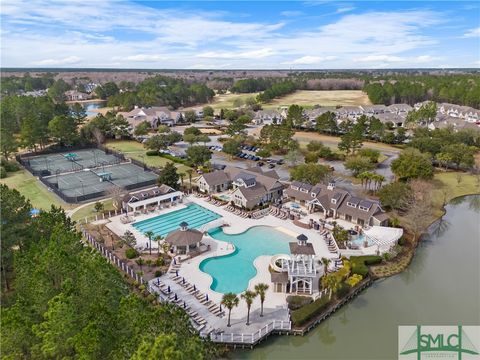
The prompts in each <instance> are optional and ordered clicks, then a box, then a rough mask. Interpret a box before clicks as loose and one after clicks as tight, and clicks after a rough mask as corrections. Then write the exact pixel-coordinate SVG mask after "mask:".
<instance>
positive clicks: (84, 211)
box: [72, 199, 115, 221]
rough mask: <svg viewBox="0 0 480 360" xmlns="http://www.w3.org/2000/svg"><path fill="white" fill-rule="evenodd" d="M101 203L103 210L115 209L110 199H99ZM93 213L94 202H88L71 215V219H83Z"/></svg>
mask: <svg viewBox="0 0 480 360" xmlns="http://www.w3.org/2000/svg"><path fill="white" fill-rule="evenodd" d="M100 202H102V203H103V206H104V211H109V210H115V209H114V208H113V203H112V199H107V200H100ZM94 215H95V203H92V204H89V205H87V206H85V207H82V208H81V209H79V210H78V211H77V212H75V213H74V214H73V215H72V219H73V220H75V221H78V220H81V219H84V218H85V217H89V216H94Z"/></svg>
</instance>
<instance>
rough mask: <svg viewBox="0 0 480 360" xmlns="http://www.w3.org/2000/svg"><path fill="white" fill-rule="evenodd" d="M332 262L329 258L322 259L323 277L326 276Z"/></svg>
mask: <svg viewBox="0 0 480 360" xmlns="http://www.w3.org/2000/svg"><path fill="white" fill-rule="evenodd" d="M331 262H332V260H330V259H329V258H322V264H323V276H325V275H327V272H328V265H329V264H330V263H331Z"/></svg>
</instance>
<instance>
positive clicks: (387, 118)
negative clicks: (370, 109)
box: [374, 112, 406, 127]
mask: <svg viewBox="0 0 480 360" xmlns="http://www.w3.org/2000/svg"><path fill="white" fill-rule="evenodd" d="M374 116H375V117H376V118H377V119H378V120H380V121H381V122H382V123H383V124H387V123H392V124H393V127H404V126H405V121H406V117H404V116H401V115H397V114H394V113H391V112H385V113H383V114H376V115H374Z"/></svg>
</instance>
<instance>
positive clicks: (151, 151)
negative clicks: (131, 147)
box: [145, 150, 158, 156]
mask: <svg viewBox="0 0 480 360" xmlns="http://www.w3.org/2000/svg"><path fill="white" fill-rule="evenodd" d="M145 155H147V156H158V151H157V150H148V151H147V152H145Z"/></svg>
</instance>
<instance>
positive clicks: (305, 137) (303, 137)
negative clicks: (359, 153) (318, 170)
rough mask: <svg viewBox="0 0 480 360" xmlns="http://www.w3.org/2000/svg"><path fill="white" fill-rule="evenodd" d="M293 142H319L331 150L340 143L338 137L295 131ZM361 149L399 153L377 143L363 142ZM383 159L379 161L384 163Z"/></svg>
mask: <svg viewBox="0 0 480 360" xmlns="http://www.w3.org/2000/svg"><path fill="white" fill-rule="evenodd" d="M293 138H294V139H295V140H297V141H298V142H299V143H300V146H302V147H303V146H307V144H308V143H309V142H310V141H319V142H321V143H322V144H324V145H326V146H328V147H330V148H332V150H334V149H336V148H337V146H338V143H339V142H340V141H341V139H340V137H339V136H330V135H325V134H319V133H316V132H306V131H297V132H296V133H295V135H294V136H293ZM363 147H364V148H368V149H376V150H380V151H390V152H400V149H399V148H397V147H395V146H392V145H389V144H384V143H377V142H370V141H364V142H363ZM384 160H385V159H383V160H381V161H384Z"/></svg>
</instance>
